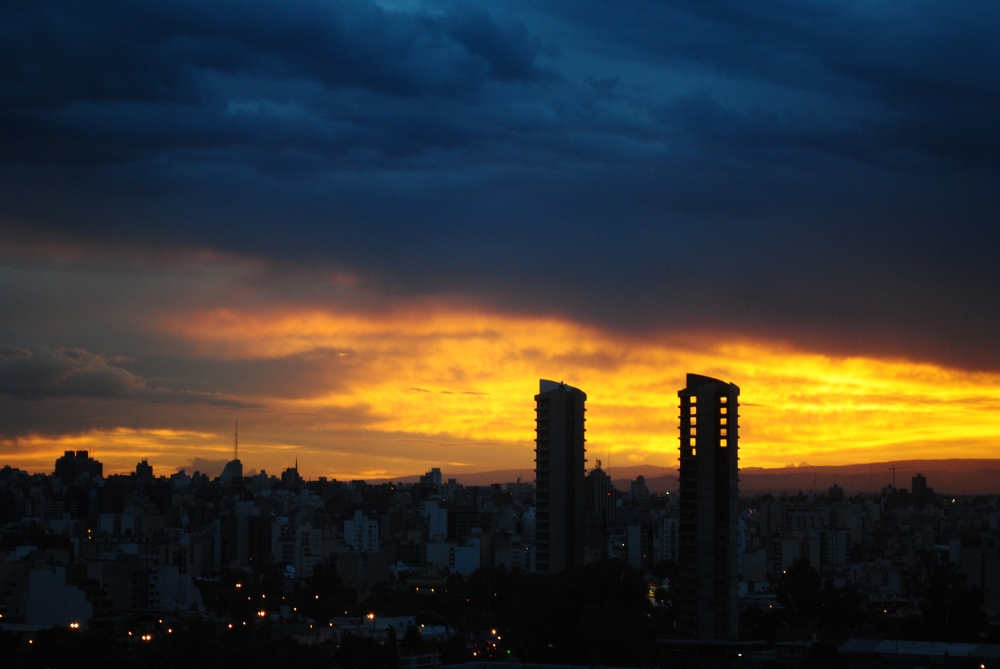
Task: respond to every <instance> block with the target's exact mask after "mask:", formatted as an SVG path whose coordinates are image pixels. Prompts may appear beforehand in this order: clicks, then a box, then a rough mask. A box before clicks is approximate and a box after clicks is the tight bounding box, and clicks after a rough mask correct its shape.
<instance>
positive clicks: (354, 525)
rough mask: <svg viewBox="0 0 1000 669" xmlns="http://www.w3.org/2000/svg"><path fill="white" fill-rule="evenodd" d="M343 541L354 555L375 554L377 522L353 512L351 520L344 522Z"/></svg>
mask: <svg viewBox="0 0 1000 669" xmlns="http://www.w3.org/2000/svg"><path fill="white" fill-rule="evenodd" d="M344 541H345V542H346V543H347V545H349V546H350V547H351V548H353V549H354V551H355V552H356V553H377V552H378V521H377V520H372V519H371V518H368V517H366V516H365V515H364V514H363V513H362V512H361V511H360V510H357V511H355V512H354V518H353V519H351V520H345V521H344Z"/></svg>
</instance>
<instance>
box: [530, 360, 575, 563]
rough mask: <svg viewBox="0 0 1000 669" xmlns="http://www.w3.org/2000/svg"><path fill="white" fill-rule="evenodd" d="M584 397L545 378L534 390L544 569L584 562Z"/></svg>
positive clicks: (539, 553) (539, 549) (539, 556)
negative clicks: (537, 389) (535, 392)
mask: <svg viewBox="0 0 1000 669" xmlns="http://www.w3.org/2000/svg"><path fill="white" fill-rule="evenodd" d="M586 401H587V395H586V393H584V392H583V391H582V390H579V389H578V388H573V387H572V386H567V385H566V384H564V383H556V382H555V381H546V380H544V379H543V380H541V381H540V382H539V392H538V394H537V395H535V403H536V404H535V413H536V416H535V422H536V427H535V432H536V434H535V486H536V488H537V501H536V509H535V514H536V521H535V549H536V565H537V569H538V571H540V572H543V573H553V574H554V573H556V572H560V571H562V570H563V569H566V568H568V567H576V566H579V565H582V564H583V539H584V520H583V518H584V514H583V511H584V504H585V498H584V463H585V462H586V460H585V459H584V450H585V448H584V444H585V439H584V436H583V435H584V423H585V418H584V413H585V411H586V408H585V403H586Z"/></svg>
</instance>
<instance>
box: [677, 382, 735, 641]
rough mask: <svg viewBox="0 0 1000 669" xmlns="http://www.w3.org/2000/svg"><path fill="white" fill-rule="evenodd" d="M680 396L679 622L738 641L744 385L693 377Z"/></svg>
mask: <svg viewBox="0 0 1000 669" xmlns="http://www.w3.org/2000/svg"><path fill="white" fill-rule="evenodd" d="M677 395H678V396H679V397H680V410H681V413H680V442H681V446H680V461H681V462H680V515H681V517H680V536H679V546H678V561H679V566H680V575H679V578H678V607H679V619H680V623H681V625H682V627H683V628H684V629H685V630H686V631H687V632H688V633H689V634H690V635H691V636H692V637H694V638H696V639H701V640H736V639H737V638H738V637H739V617H738V613H739V611H738V608H737V599H736V598H737V589H738V583H739V573H738V567H737V565H738V557H739V556H738V554H737V551H738V550H739V546H738V543H737V522H738V506H737V495H738V479H739V456H738V440H739V399H738V398H739V395H740V389H739V387H738V386H736V385H735V384H732V383H726V382H724V381H719V380H718V379H713V378H709V377H707V376H699V375H697V374H688V375H687V387H686V388H684V389H682V390H680V391H678V392H677Z"/></svg>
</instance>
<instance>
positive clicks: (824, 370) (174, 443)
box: [12, 304, 1000, 478]
mask: <svg viewBox="0 0 1000 669" xmlns="http://www.w3.org/2000/svg"><path fill="white" fill-rule="evenodd" d="M159 327H161V328H163V329H165V330H166V331H167V332H168V333H169V334H170V335H171V336H172V337H174V338H176V342H177V344H176V345H178V346H183V347H184V348H186V349H188V350H191V351H195V352H196V355H197V356H198V357H201V358H203V359H212V358H225V359H233V360H244V361H246V360H257V361H261V360H277V361H281V360H284V359H286V358H288V357H289V356H309V357H310V359H312V360H314V361H315V364H317V365H320V366H322V367H323V369H325V370H326V373H325V375H323V376H321V377H320V379H319V380H318V381H316V380H314V381H312V382H311V385H307V384H305V383H304V385H303V387H302V392H301V393H299V394H297V396H294V397H287V396H286V397H274V396H270V395H269V394H268V387H267V384H266V383H264V382H263V380H262V382H261V384H260V387H259V389H257V390H255V391H254V392H253V393H249V394H244V395H242V396H237V397H236V398H235V399H239V400H245V401H247V402H255V403H258V404H260V405H261V408H258V409H254V410H244V411H241V410H239V409H229V410H225V411H220V412H218V413H219V414H220V415H219V417H218V420H216V423H218V424H224V423H228V422H229V421H230V420H234V419H235V418H237V417H239V418H240V419H241V422H242V423H243V425H244V426H245V427H244V428H243V429H244V432H243V443H244V446H243V450H242V452H241V459H243V461H244V463H245V466H246V467H247V468H251V467H254V468H257V469H260V468H262V467H264V468H267V469H268V470H269V471H271V472H276V471H280V468H281V467H284V466H289V465H291V464H292V461H293V459H294V458H295V457H299V458H300V459H301V460H302V462H303V467H304V472H305V473H306V474H308V475H311V476H317V475H326V476H333V477H339V478H345V477H358V476H367V477H388V476H397V475H408V474H413V473H416V472H419V471H423V470H424V469H426V468H427V467H430V466H442V467H443V468H444V469H445V470H446V471H448V472H452V473H461V472H463V471H466V472H468V471H483V470H489V469H502V468H516V467H521V468H524V469H525V470H529V471H530V470H531V468H532V466H533V465H532V462H533V451H532V449H533V442H532V440H533V429H534V423H533V420H534V414H533V399H532V397H533V395H534V393H535V392H537V382H538V379H539V378H553V379H560V380H565V381H566V382H568V383H572V384H573V385H576V386H578V387H580V388H582V389H584V390H585V391H586V392H587V393H588V396H589V399H588V414H587V419H588V423H587V430H588V432H587V436H588V450H589V452H590V458H591V462H593V460H595V459H598V458H601V459H607V457H608V455H609V454H611V457H612V458H613V461H614V462H616V463H618V464H642V463H646V464H656V465H663V466H673V465H675V464H676V436H677V411H676V406H677V398H676V391H677V389H678V388H680V387H681V386H682V384H683V379H684V375H685V373H687V372H689V371H695V372H698V373H703V374H709V375H712V376H716V377H719V378H723V379H727V380H732V381H733V382H735V383H737V384H738V385H740V387H741V389H742V397H741V401H742V408H741V428H742V435H741V448H742V452H741V455H742V464H743V466H765V467H774V466H783V465H785V464H787V463H799V462H801V461H808V462H810V463H812V464H818V465H832V464H847V463H852V462H864V461H874V460H891V459H893V458H900V457H913V458H916V457H920V458H935V457H989V456H990V455H992V453H993V450H994V449H995V447H996V445H997V442H998V435H1000V376H998V375H995V374H985V373H968V372H964V371H958V370H953V369H948V368H945V367H941V366H935V365H931V364H916V363H910V362H907V361H904V360H877V359H872V358H860V357H852V358H835V357H831V356H827V355H819V354H815V353H808V352H803V351H796V350H793V349H791V348H788V347H787V346H782V345H778V344H774V343H769V342H754V341H739V340H736V339H734V338H732V337H729V336H725V335H711V334H700V335H690V336H687V337H677V336H673V337H664V338H663V339H662V340H657V339H655V338H647V339H645V340H642V341H638V340H629V339H625V338H622V337H616V336H613V335H612V334H609V333H606V332H602V331H600V330H598V329H595V328H592V327H585V326H582V325H578V324H575V323H571V322H568V321H565V320H558V319H545V318H528V317H516V316H509V315H502V314H489V313H485V312H481V311H471V310H468V311H463V310H460V309H455V308H448V307H446V306H441V305H434V304H428V305H426V308H424V309H408V310H406V311H395V312H386V313H382V314H376V315H363V314H359V313H349V312H340V313H338V312H334V311H321V310H314V309H313V310H308V311H303V312H301V313H296V312H293V311H289V310H287V309H277V310H273V311H266V310H265V311H233V310H221V309H218V310H198V311H194V312H190V313H185V314H180V315H178V314H174V315H172V316H169V317H164V318H163V321H162V323H160V324H159ZM231 442H232V438H231V436H229V437H227V436H226V434H225V433H211V432H207V431H198V432H192V431H180V430H146V431H142V430H128V429H117V430H112V431H103V432H102V431H95V432H89V433H85V434H82V435H76V436H65V437H41V436H32V437H29V438H26V439H21V440H20V441H19V443H18V447H17V450H16V452H15V453H12V460H13V461H14V462H16V463H19V464H21V465H22V466H26V467H29V468H31V469H39V470H44V469H45V468H46V467H49V466H51V464H50V463H51V461H52V460H53V459H54V457H55V456H56V455H57V454H58V453H59V452H61V451H62V450H63V449H70V448H73V449H77V448H92V449H95V450H96V451H97V452H98V453H99V454H100V457H101V458H102V460H104V461H105V462H106V463H107V466H108V468H109V470H112V471H114V470H119V471H127V470H131V469H132V468H133V467H134V463H135V461H136V460H137V459H138V458H140V457H149V458H150V461H151V463H153V464H154V466H159V467H161V468H166V469H168V470H171V471H172V470H173V469H174V468H177V467H185V466H186V467H188V469H191V462H192V461H193V459H194V458H203V459H205V460H216V461H221V460H222V459H225V458H228V457H230V453H231V448H232V444H231Z"/></svg>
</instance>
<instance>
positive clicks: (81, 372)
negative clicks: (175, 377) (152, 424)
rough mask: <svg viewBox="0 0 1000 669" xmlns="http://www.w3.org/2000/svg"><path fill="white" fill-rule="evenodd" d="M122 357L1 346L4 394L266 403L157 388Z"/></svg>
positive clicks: (29, 397) (237, 404)
mask: <svg viewBox="0 0 1000 669" xmlns="http://www.w3.org/2000/svg"><path fill="white" fill-rule="evenodd" d="M121 362H122V361H120V360H115V359H113V358H112V359H109V358H107V357H106V356H103V355H99V354H95V353H90V352H88V351H85V350H83V349H79V348H71V349H67V348H59V349H55V350H53V349H46V348H43V349H41V350H39V351H38V352H33V351H30V350H28V349H25V348H19V347H15V346H0V395H7V396H11V397H13V398H15V399H20V400H40V399H44V398H56V397H85V398H98V399H137V400H142V401H145V402H156V403H169V404H191V403H199V404H208V405H212V406H220V407H231V408H236V407H242V408H252V407H258V406H260V405H257V404H253V403H248V402H243V401H240V400H235V399H231V398H227V397H225V396H221V395H217V394H213V393H206V392H193V391H189V390H169V389H165V388H151V387H148V386H147V384H146V381H145V380H144V379H142V378H140V377H137V376H136V375H134V374H133V373H131V372H129V371H128V370H126V369H124V368H123V367H121V366H119V365H120V364H121Z"/></svg>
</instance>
